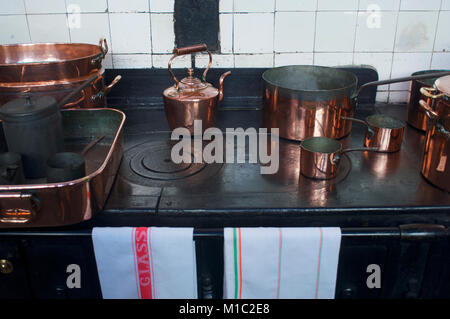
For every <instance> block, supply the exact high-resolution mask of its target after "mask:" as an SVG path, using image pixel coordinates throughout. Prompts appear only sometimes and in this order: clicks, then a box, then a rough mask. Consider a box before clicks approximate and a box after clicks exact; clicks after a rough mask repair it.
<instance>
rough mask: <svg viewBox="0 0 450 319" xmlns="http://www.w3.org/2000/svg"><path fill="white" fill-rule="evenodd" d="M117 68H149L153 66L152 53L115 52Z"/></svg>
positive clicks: (114, 58) (114, 61)
mask: <svg viewBox="0 0 450 319" xmlns="http://www.w3.org/2000/svg"><path fill="white" fill-rule="evenodd" d="M113 63H114V68H115V69H148V68H151V67H152V56H151V54H113Z"/></svg>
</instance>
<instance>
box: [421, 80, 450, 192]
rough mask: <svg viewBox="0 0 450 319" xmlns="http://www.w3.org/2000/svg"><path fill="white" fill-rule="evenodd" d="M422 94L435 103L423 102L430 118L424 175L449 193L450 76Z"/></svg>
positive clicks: (425, 149)
mask: <svg viewBox="0 0 450 319" xmlns="http://www.w3.org/2000/svg"><path fill="white" fill-rule="evenodd" d="M421 92H422V94H424V95H425V96H429V97H430V98H431V99H432V104H433V107H432V106H431V105H430V104H429V103H427V102H426V101H424V100H421V101H420V106H421V107H422V108H423V110H424V111H425V113H426V115H427V117H428V124H427V133H426V137H425V146H424V151H423V159H422V167H421V173H422V175H423V176H424V177H425V178H426V179H427V180H428V181H429V182H430V183H432V184H434V185H436V186H438V187H439V188H442V189H444V190H446V191H447V192H450V76H444V77H441V78H439V79H437V80H436V82H435V84H434V88H433V89H429V88H422V89H421Z"/></svg>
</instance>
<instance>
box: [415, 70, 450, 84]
mask: <svg viewBox="0 0 450 319" xmlns="http://www.w3.org/2000/svg"><path fill="white" fill-rule="evenodd" d="M449 71H450V69H431V70H422V71H416V72H414V73H412V74H411V76H415V75H422V74H427V73H439V72H442V73H445V72H449ZM438 78H439V77H436V78H431V79H422V80H414V81H416V82H417V83H419V84H421V85H423V86H426V87H433V84H434V82H435V81H436V80H437V79H438ZM427 81H430V82H427ZM430 83H431V84H430Z"/></svg>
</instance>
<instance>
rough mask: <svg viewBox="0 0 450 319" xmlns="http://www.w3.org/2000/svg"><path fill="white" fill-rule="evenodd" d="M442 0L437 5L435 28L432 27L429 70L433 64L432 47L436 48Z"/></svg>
mask: <svg viewBox="0 0 450 319" xmlns="http://www.w3.org/2000/svg"><path fill="white" fill-rule="evenodd" d="M442 2H443V0H441V3H440V5H439V11H438V17H437V21H436V28H435V29H434V40H433V48H432V49H431V57H430V66H429V68H430V70H431V66H432V65H433V58H434V49H435V48H436V39H437V33H438V29H439V20H440V18H441V9H442Z"/></svg>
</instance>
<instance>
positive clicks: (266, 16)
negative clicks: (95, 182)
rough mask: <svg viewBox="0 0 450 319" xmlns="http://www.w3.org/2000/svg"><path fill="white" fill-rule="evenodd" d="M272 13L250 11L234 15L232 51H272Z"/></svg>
mask: <svg viewBox="0 0 450 319" xmlns="http://www.w3.org/2000/svg"><path fill="white" fill-rule="evenodd" d="M273 20H274V14H270V13H250V14H235V15H234V52H236V53H269V52H273V32H274V30H273Z"/></svg>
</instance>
